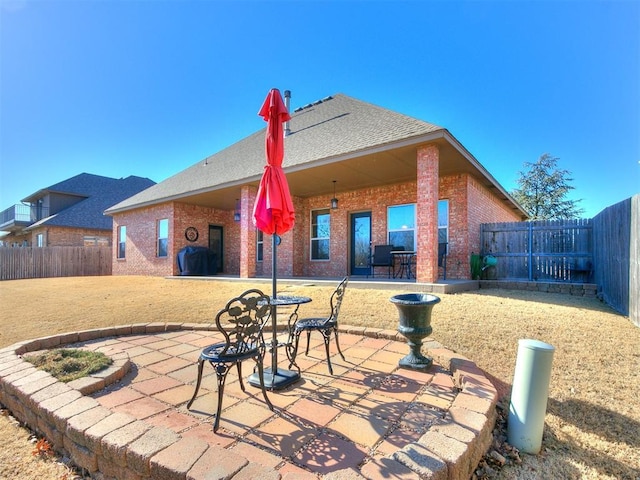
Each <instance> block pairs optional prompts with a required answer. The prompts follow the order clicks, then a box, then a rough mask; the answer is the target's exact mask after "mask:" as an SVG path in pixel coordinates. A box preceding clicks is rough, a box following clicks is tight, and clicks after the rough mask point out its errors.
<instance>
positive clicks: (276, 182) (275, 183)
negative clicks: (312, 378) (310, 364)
mask: <svg viewBox="0 0 640 480" xmlns="http://www.w3.org/2000/svg"><path fill="white" fill-rule="evenodd" d="M258 115H260V116H261V117H262V118H263V119H264V120H265V121H266V122H267V131H266V135H265V154H266V157H267V164H266V165H265V167H264V173H263V174H262V178H261V179H260V186H259V187H258V195H257V197H256V202H255V204H254V207H253V221H254V224H255V226H256V227H257V228H258V229H260V231H262V232H263V233H266V234H270V235H272V290H273V293H272V297H271V298H272V302H273V303H272V309H271V320H272V323H273V325H272V332H273V339H272V344H271V368H270V369H268V368H267V369H265V374H267V377H270V380H267V379H265V382H266V383H267V385H268V386H269V387H271V388H283V387H285V386H287V385H289V384H290V383H292V382H294V381H295V380H297V379H298V378H300V375H299V373H298V372H293V371H290V370H283V369H278V339H277V332H276V330H277V328H276V327H277V318H276V313H277V312H276V306H275V305H276V302H277V247H278V244H279V243H280V235H282V234H284V233H286V232H288V231H289V230H291V229H292V228H293V224H294V221H295V213H294V209H293V202H292V201H291V193H290V192H289V184H288V183H287V178H286V176H285V174H284V171H283V170H282V160H283V159H284V131H283V128H282V124H283V123H284V122H286V121H287V120H289V119H290V118H291V117H290V115H289V112H288V110H287V107H286V106H285V105H284V102H283V101H282V96H281V95H280V91H279V90H278V89H276V88H272V89H271V91H270V92H269V94H268V95H267V98H266V99H265V101H264V103H263V104H262V108H260V111H259V112H258ZM249 383H251V384H252V385H254V386H257V385H259V380H258V379H257V378H256V375H255V374H254V375H252V376H251V377H250V378H249Z"/></svg>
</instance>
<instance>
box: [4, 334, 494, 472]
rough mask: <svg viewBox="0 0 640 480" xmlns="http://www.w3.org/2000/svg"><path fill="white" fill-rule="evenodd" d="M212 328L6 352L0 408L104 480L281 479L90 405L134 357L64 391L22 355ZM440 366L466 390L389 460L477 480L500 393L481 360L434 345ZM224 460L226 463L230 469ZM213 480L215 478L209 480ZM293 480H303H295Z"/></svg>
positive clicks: (396, 467)
mask: <svg viewBox="0 0 640 480" xmlns="http://www.w3.org/2000/svg"><path fill="white" fill-rule="evenodd" d="M214 329H215V327H214V326H213V325H211V324H193V323H189V324H178V323H161V322H155V323H148V324H134V325H129V326H118V327H111V328H101V329H94V330H87V331H82V332H76V333H65V334H60V335H53V336H49V337H43V338H39V339H35V340H28V341H23V342H19V343H16V344H14V345H11V346H9V347H5V348H2V349H0V403H2V404H3V405H5V406H6V407H7V408H8V409H9V410H10V411H11V412H12V414H13V415H14V416H15V417H16V418H17V419H18V420H20V421H21V422H23V423H24V424H26V425H28V426H29V427H30V428H32V429H33V430H34V431H36V432H38V433H40V434H41V435H44V436H45V437H46V438H47V439H48V441H49V442H50V443H51V444H52V446H53V448H54V449H55V450H56V451H58V452H62V453H64V454H66V455H68V456H69V458H71V459H72V461H73V462H74V463H75V464H76V465H77V466H78V467H80V468H82V469H84V470H86V471H87V472H89V473H90V474H91V475H92V476H93V477H94V478H98V479H104V480H111V479H116V480H146V479H154V480H155V479H158V480H198V479H200V478H204V475H205V474H206V472H207V469H208V468H210V467H212V466H213V465H216V467H217V470H219V471H220V472H219V473H220V474H221V476H220V477H219V478H231V477H232V476H235V475H237V474H238V476H239V477H242V478H257V477H260V478H274V479H278V478H281V476H280V474H279V472H277V471H276V470H274V469H272V468H267V467H263V466H261V465H259V464H256V463H252V462H250V461H249V460H247V459H244V458H243V457H241V456H239V455H237V454H234V453H233V452H229V451H226V450H224V449H222V448H220V447H217V446H210V445H209V444H208V443H207V442H204V441H202V440H196V439H190V438H181V437H180V435H178V434H176V433H175V432H173V431H172V430H169V429H167V428H163V427H154V426H151V425H149V424H147V423H146V422H144V421H142V420H137V419H135V418H133V417H131V416H130V415H126V414H123V413H113V412H111V411H110V410H109V409H107V408H104V407H102V406H101V405H100V404H99V403H98V401H97V400H95V399H93V398H91V397H86V396H84V395H87V394H89V393H92V392H94V391H97V390H100V389H102V388H104V387H105V386H108V385H110V384H111V383H114V382H116V381H118V380H120V379H121V378H122V377H124V375H126V373H127V372H128V371H129V368H130V362H129V359H128V356H127V355H126V354H116V355H113V356H112V358H113V360H114V363H113V365H112V366H111V367H109V368H108V369H107V370H106V371H103V372H100V374H97V375H92V376H91V377H87V378H85V379H80V380H77V381H75V382H70V383H68V384H64V383H62V382H59V381H57V380H56V379H55V378H54V377H52V376H51V375H50V374H48V373H46V372H44V371H41V370H38V369H36V368H35V367H34V366H33V365H32V364H31V363H29V362H27V361H25V360H23V358H22V355H24V354H26V353H29V352H34V351H37V350H44V349H50V348H57V347H60V346H63V345H67V344H72V343H77V342H82V341H89V340H94V339H99V338H104V337H112V336H123V335H140V334H153V333H160V332H169V331H176V330H214ZM340 331H341V332H344V333H348V334H355V335H363V336H367V337H373V338H382V339H388V340H396V341H402V342H404V341H405V339H404V337H403V336H402V335H400V334H399V333H398V332H396V331H394V330H383V329H373V328H366V327H352V326H342V327H340ZM424 346H425V347H426V348H427V350H428V354H429V355H430V356H432V357H433V359H434V361H435V362H436V363H438V364H440V365H441V366H443V367H444V368H446V369H448V370H449V371H450V372H452V374H453V379H454V382H455V386H456V387H457V388H458V389H459V393H458V395H457V396H456V398H455V400H454V402H453V404H452V405H451V407H450V408H449V410H448V412H447V414H446V416H445V419H444V420H445V422H443V423H442V424H438V425H434V426H432V427H431V428H430V429H429V430H428V431H427V432H426V433H425V434H424V435H423V436H422V437H421V438H420V440H419V441H418V442H415V443H411V444H409V445H407V446H405V447H404V448H402V449H401V450H398V451H397V452H395V453H393V454H391V455H389V456H388V457H386V458H384V459H382V461H383V462H384V464H385V469H386V470H387V471H389V472H391V471H393V472H396V476H395V478H406V479H415V478H421V479H434V480H460V479H468V478H469V477H470V476H471V474H472V473H473V471H474V470H475V468H476V466H477V464H478V462H479V461H480V459H481V458H482V456H483V455H484V453H486V451H487V450H488V448H489V447H490V445H491V442H492V432H493V427H494V425H495V420H496V410H495V407H496V403H497V399H498V398H497V392H496V389H495V387H494V386H493V385H492V384H491V382H490V381H489V380H488V379H487V378H486V377H485V375H484V373H483V372H482V370H480V369H479V368H478V367H477V366H476V365H475V363H473V362H472V361H471V360H469V359H467V358H465V357H463V356H461V355H458V354H456V353H454V352H452V351H450V350H448V349H446V348H445V347H443V346H442V345H441V344H439V343H438V342H436V341H433V340H428V341H427V342H426V343H425V345H424ZM222 458H224V460H222ZM367 465H369V464H365V465H364V466H363V467H362V469H361V471H359V472H358V471H354V470H350V469H347V470H340V471H336V472H332V473H330V474H327V475H324V476H323V477H322V478H324V479H330V480H338V479H347V478H348V479H360V478H362V479H364V478H367V471H366V470H367ZM207 478H209V477H207ZM284 478H295V475H294V476H290V475H287V474H285V476H284Z"/></svg>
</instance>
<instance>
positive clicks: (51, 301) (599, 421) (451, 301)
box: [0, 277, 640, 480]
mask: <svg viewBox="0 0 640 480" xmlns="http://www.w3.org/2000/svg"><path fill="white" fill-rule="evenodd" d="M255 286H256V283H255V282H254V283H244V282H237V281H221V280H213V279H209V280H206V281H203V280H197V279H187V278H181V279H164V278H157V277H83V278H55V279H39V280H17V281H4V282H0V305H1V307H2V310H1V311H2V318H1V320H0V347H2V346H7V345H10V344H12V343H14V342H17V341H20V340H25V339H31V338H36V337H39V336H45V335H51V334H54V333H61V332H69V331H78V330H84V329H90V328H95V327H106V326H113V325H122V324H131V323H138V322H157V321H159V322H207V323H208V322H210V321H211V320H212V318H213V315H214V312H215V311H216V310H217V309H218V308H220V306H221V305H223V304H224V303H225V301H226V299H228V298H230V297H231V296H233V295H235V294H237V293H239V292H241V291H242V290H244V289H245V288H248V287H255ZM261 288H263V290H264V291H265V292H269V290H270V285H269V284H268V283H266V284H263V286H262V287H261ZM331 290H332V288H331V287H325V286H313V285H305V286H300V285H290V284H287V283H286V281H280V282H279V291H280V292H286V293H290V294H300V295H307V296H310V297H312V298H314V302H312V303H311V304H307V305H304V306H303V307H302V308H304V312H303V313H304V314H305V315H311V314H314V313H322V312H324V311H325V310H326V299H327V298H328V296H329V295H330V293H331ZM394 293H396V292H395V291H394V290H384V289H375V288H367V289H361V288H355V287H350V288H349V289H348V291H347V294H346V296H345V300H344V303H343V307H342V312H341V322H342V323H343V324H351V325H366V326H373V327H381V328H392V329H394V328H396V325H397V318H398V314H397V310H396V308H395V306H393V304H391V303H390V302H389V297H390V296H392V295H393V294H394ZM432 326H433V329H434V330H433V335H432V336H433V338H434V339H435V340H437V341H439V342H440V343H442V344H443V345H445V346H447V347H448V348H450V349H452V350H454V351H456V352H459V353H461V354H463V355H465V356H466V357H468V358H470V359H472V360H473V361H475V362H476V363H477V364H478V366H479V367H481V368H482V369H484V371H485V372H486V373H487V375H488V376H489V378H491V379H492V381H494V383H495V384H496V386H497V387H498V390H499V392H501V394H503V395H508V394H509V391H510V386H511V381H512V377H513V371H514V366H515V360H516V354H517V346H518V339H521V338H534V339H538V340H542V341H544V342H547V343H550V344H552V345H553V346H554V347H555V348H556V351H555V355H554V359H553V370H552V378H551V384H550V393H549V402H548V409H547V416H546V419H545V434H544V438H543V449H542V452H541V453H540V454H539V455H523V457H524V461H523V463H522V465H519V466H516V465H513V466H509V467H506V468H504V469H502V471H501V472H500V474H499V477H498V478H500V479H512V478H517V479H540V478H545V479H546V478H549V479H555V478H581V479H596V478H597V479H633V480H638V479H640V378H639V372H640V329H639V328H637V327H635V326H634V325H633V324H632V323H631V322H630V321H629V319H627V318H625V317H623V316H621V315H618V314H616V313H615V312H614V311H612V310H611V309H610V308H608V307H607V306H606V305H604V304H602V303H600V302H599V301H598V300H597V299H592V298H578V297H572V296H568V295H561V294H549V293H537V292H522V291H513V290H481V291H476V292H471V293H463V294H457V295H442V302H441V303H439V304H438V305H436V306H435V307H434V310H433V318H432ZM17 432H19V433H17ZM27 436H28V435H27V433H25V431H24V430H22V429H18V428H17V427H16V426H15V425H13V424H12V423H11V421H10V418H8V417H1V418H0V442H1V443H2V445H3V448H2V449H0V478H41V479H45V480H46V479H61V478H63V476H64V475H65V473H66V472H67V470H66V469H65V468H64V467H61V466H59V465H56V464H55V463H54V462H52V461H48V462H44V461H42V460H38V459H34V458H33V457H32V456H31V451H32V450H33V446H32V445H31V444H29V443H28V440H27Z"/></svg>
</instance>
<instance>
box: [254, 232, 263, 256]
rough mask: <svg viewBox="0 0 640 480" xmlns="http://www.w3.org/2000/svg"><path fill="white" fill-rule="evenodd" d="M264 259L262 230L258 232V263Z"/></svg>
mask: <svg viewBox="0 0 640 480" xmlns="http://www.w3.org/2000/svg"><path fill="white" fill-rule="evenodd" d="M263 259H264V233H263V232H262V230H257V231H256V261H258V262H261V261H262V260H263Z"/></svg>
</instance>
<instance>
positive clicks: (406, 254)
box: [391, 250, 416, 278]
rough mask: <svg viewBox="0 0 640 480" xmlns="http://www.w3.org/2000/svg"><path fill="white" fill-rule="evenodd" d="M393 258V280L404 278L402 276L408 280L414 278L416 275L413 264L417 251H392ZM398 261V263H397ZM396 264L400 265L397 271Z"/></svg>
mask: <svg viewBox="0 0 640 480" xmlns="http://www.w3.org/2000/svg"><path fill="white" fill-rule="evenodd" d="M391 256H392V257H393V265H394V270H393V278H402V276H403V275H404V276H406V278H413V277H414V274H413V272H412V270H411V263H412V262H413V259H414V257H415V256H416V252H415V251H411V250H392V251H391ZM396 259H398V262H396ZM396 263H398V267H397V269H396V267H395V266H396Z"/></svg>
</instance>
